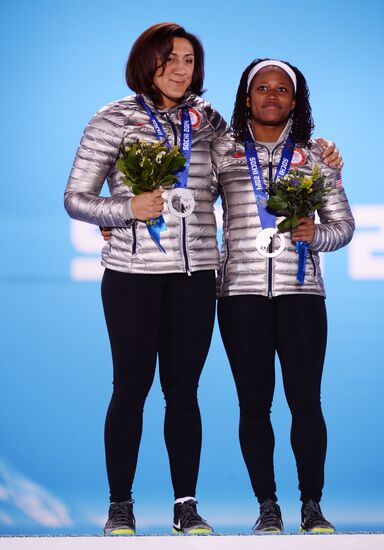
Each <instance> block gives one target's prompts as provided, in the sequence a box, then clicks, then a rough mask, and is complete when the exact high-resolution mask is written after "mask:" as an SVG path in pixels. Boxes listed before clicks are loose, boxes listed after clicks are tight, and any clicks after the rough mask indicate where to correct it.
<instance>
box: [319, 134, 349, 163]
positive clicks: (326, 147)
mask: <svg viewBox="0 0 384 550" xmlns="http://www.w3.org/2000/svg"><path fill="white" fill-rule="evenodd" d="M315 141H316V143H317V144H318V145H320V147H322V148H323V152H322V155H321V157H322V159H323V161H324V162H325V164H326V165H327V166H331V167H332V168H339V169H340V170H341V168H342V167H343V157H342V156H341V155H340V153H339V150H338V148H337V147H336V145H335V144H334V143H333V141H327V140H326V139H323V138H317V139H315Z"/></svg>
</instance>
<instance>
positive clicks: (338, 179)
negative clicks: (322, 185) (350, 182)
mask: <svg viewBox="0 0 384 550" xmlns="http://www.w3.org/2000/svg"><path fill="white" fill-rule="evenodd" d="M340 187H343V180H342V177H341V170H339V171H338V172H337V174H336V189H337V188H340Z"/></svg>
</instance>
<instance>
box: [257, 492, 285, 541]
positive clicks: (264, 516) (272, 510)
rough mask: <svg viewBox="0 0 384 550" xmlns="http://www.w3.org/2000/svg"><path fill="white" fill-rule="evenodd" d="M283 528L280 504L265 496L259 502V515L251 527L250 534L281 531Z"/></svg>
mask: <svg viewBox="0 0 384 550" xmlns="http://www.w3.org/2000/svg"><path fill="white" fill-rule="evenodd" d="M283 530H284V525H283V520H282V519H281V511H280V506H279V505H278V504H276V502H274V501H273V500H272V499H270V498H267V500H264V502H262V503H261V504H260V516H259V517H258V519H257V520H256V523H255V525H254V526H253V527H252V534H253V535H263V534H265V533H266V534H268V533H271V534H273V533H282V532H283Z"/></svg>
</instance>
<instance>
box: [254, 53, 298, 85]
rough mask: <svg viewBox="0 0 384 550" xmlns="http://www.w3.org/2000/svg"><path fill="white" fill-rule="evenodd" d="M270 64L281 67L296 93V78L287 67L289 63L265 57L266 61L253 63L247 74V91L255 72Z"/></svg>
mask: <svg viewBox="0 0 384 550" xmlns="http://www.w3.org/2000/svg"><path fill="white" fill-rule="evenodd" d="M271 65H273V66H276V67H280V69H283V71H285V72H286V73H287V75H288V76H289V77H290V79H291V80H292V82H293V87H294V89H295V93H296V90H297V80H296V75H295V73H294V72H293V71H292V69H291V67H289V65H287V64H286V63H283V62H282V61H277V60H275V59H267V60H266V61H261V62H260V63H257V65H255V66H254V67H253V68H252V69H251V71H250V73H249V75H248V80H247V93H248V91H249V87H250V85H251V82H252V79H253V77H254V76H255V74H256V73H258V72H259V71H260V70H261V69H263V68H264V67H270V66H271Z"/></svg>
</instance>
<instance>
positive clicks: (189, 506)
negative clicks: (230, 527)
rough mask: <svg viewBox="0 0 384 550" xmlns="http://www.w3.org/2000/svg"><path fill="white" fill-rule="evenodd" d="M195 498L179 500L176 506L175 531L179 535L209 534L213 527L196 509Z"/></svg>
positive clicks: (174, 516) (174, 515)
mask: <svg viewBox="0 0 384 550" xmlns="http://www.w3.org/2000/svg"><path fill="white" fill-rule="evenodd" d="M196 504H197V501H196V500H194V499H190V500H187V501H185V502H178V503H177V504H175V506H174V514H173V533H177V534H179V535H181V534H184V535H209V534H210V533H213V529H212V527H211V526H210V525H208V523H207V522H206V521H205V519H203V518H202V517H201V516H199V514H198V513H197V510H196Z"/></svg>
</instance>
